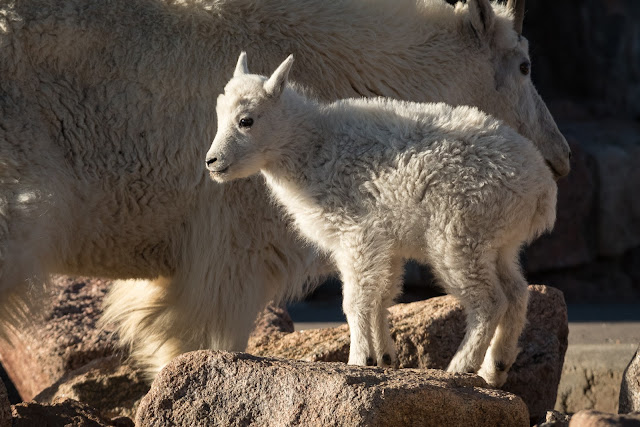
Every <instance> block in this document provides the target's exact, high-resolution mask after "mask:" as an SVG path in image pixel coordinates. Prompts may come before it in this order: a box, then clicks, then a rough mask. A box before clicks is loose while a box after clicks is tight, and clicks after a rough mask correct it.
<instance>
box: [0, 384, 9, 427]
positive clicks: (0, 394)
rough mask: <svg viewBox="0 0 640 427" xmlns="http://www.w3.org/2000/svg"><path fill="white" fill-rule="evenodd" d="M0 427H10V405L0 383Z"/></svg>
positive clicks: (5, 389) (5, 391)
mask: <svg viewBox="0 0 640 427" xmlns="http://www.w3.org/2000/svg"><path fill="white" fill-rule="evenodd" d="M0 427H11V403H9V394H8V393H7V388H6V387H5V386H4V383H3V382H2V381H0Z"/></svg>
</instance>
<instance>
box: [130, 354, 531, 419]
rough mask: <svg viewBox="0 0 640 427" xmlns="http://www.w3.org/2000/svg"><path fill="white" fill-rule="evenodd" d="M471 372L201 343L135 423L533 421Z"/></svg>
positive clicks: (176, 364)
mask: <svg viewBox="0 0 640 427" xmlns="http://www.w3.org/2000/svg"><path fill="white" fill-rule="evenodd" d="M484 386H486V384H485V383H484V381H483V380H482V379H481V378H479V377H477V376H474V375H469V374H464V375H451V374H447V373H445V372H442V371H436V370H413V369H405V370H395V369H387V370H385V369H381V368H365V367H356V366H348V365H345V364H341V363H308V362H302V361H294V360H281V359H274V358H262V357H256V356H252V355H249V354H246V353H226V352H213V351H204V350H203V351H197V352H192V353H187V354H185V355H182V356H180V357H178V358H176V359H174V361H173V362H171V363H170V364H169V365H167V367H165V369H163V370H162V371H161V372H160V374H159V375H158V377H157V378H156V380H155V381H154V382H153V385H152V387H151V391H150V392H149V394H147V396H146V397H145V398H144V399H143V400H142V402H141V404H140V408H139V410H138V413H137V416H136V425H138V426H151V425H158V426H159V425H261V426H272V425H278V426H282V425H304V426H325V425H334V426H365V425H366V426H395V425H398V426H399V425H425V426H442V425H447V424H450V423H451V420H456V423H458V424H459V425H475V426H482V425H487V426H496V425H504V426H528V425H529V415H528V412H527V408H526V406H525V405H524V403H523V402H522V401H521V400H520V399H519V398H518V397H517V396H514V395H512V394H510V393H506V392H503V391H499V390H492V389H487V388H483V387H484Z"/></svg>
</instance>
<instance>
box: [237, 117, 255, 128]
mask: <svg viewBox="0 0 640 427" xmlns="http://www.w3.org/2000/svg"><path fill="white" fill-rule="evenodd" d="M251 125H253V119H252V118H251V117H243V118H241V119H240V121H239V122H238V126H240V127H241V128H250V127H251Z"/></svg>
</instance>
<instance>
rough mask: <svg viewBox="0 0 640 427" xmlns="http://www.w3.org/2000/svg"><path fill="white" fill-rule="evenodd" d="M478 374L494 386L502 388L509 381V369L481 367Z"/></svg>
mask: <svg viewBox="0 0 640 427" xmlns="http://www.w3.org/2000/svg"><path fill="white" fill-rule="evenodd" d="M478 375H479V376H481V377H482V379H484V380H485V381H486V382H487V384H488V385H489V386H491V387H493V388H500V387H502V386H503V385H504V383H506V382H507V375H508V374H507V371H506V370H497V369H491V370H490V369H480V370H479V371H478Z"/></svg>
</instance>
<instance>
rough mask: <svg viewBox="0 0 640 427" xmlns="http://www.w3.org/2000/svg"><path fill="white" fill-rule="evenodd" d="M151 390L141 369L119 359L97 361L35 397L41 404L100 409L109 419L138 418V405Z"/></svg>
mask: <svg viewBox="0 0 640 427" xmlns="http://www.w3.org/2000/svg"><path fill="white" fill-rule="evenodd" d="M148 391H149V383H148V382H147V379H146V378H145V377H144V375H143V374H142V372H141V371H140V370H137V369H135V368H133V367H132V366H130V365H129V364H128V363H126V362H124V361H123V360H122V359H121V358H120V357H118V356H109V357H104V358H100V359H96V360H93V361H91V362H89V363H88V364H87V365H85V366H83V367H82V368H79V369H76V370H74V371H71V372H69V373H67V374H65V375H64V376H63V377H62V378H60V379H59V380H58V381H56V382H55V383H54V384H53V385H51V386H49V387H47V388H46V389H44V390H43V391H41V392H40V393H39V394H38V395H37V396H35V398H34V401H36V402H38V403H43V404H46V403H49V404H50V403H54V402H57V401H60V400H64V399H73V400H77V401H80V402H82V403H86V404H88V405H90V406H91V407H93V408H96V409H97V410H98V412H99V413H100V415H101V416H103V417H105V418H114V417H122V416H124V417H129V418H134V417H135V413H136V409H137V407H138V403H139V402H140V400H141V399H142V397H143V396H144V395H145V394H146V393H147V392H148Z"/></svg>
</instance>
